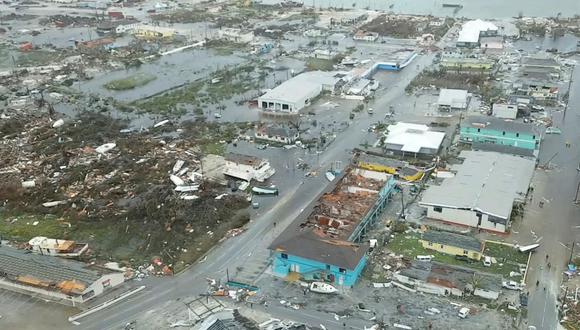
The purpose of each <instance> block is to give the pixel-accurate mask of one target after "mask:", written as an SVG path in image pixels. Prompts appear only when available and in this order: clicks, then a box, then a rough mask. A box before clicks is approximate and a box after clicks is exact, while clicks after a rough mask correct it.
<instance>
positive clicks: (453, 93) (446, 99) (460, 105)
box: [437, 88, 469, 111]
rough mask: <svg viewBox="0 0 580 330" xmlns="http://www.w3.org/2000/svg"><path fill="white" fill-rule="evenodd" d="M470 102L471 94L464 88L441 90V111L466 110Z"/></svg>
mask: <svg viewBox="0 0 580 330" xmlns="http://www.w3.org/2000/svg"><path fill="white" fill-rule="evenodd" d="M468 104H469V94H468V93H467V91H466V90H463V89H445V88H444V89H442V90H441V91H440V92H439V99H438V100H437V107H438V109H439V111H451V110H465V109H467V105H468Z"/></svg>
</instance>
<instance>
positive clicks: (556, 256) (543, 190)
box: [524, 69, 580, 329]
mask: <svg viewBox="0 0 580 330" xmlns="http://www.w3.org/2000/svg"><path fill="white" fill-rule="evenodd" d="M554 126H557V127H560V128H561V129H562V132H563V133H562V135H547V136H546V137H545V139H544V141H543V142H542V146H541V150H540V164H545V163H546V162H547V161H548V160H549V159H550V158H551V157H553V156H554V155H555V154H556V153H557V155H556V156H555V157H554V158H553V160H552V161H551V162H552V163H553V164H554V166H555V168H554V169H553V170H550V171H541V170H539V171H537V172H536V176H538V177H537V181H540V182H542V183H543V184H542V185H541V186H538V187H535V189H534V199H533V204H532V205H531V207H530V209H531V210H530V218H531V220H530V221H532V222H533V223H534V225H535V231H536V233H537V235H538V236H540V237H543V238H542V240H541V242H542V245H541V246H540V247H539V248H538V250H537V251H536V253H534V255H533V257H532V259H531V265H532V266H531V268H530V272H529V277H528V283H529V285H528V289H529V290H530V300H529V306H528V318H529V320H528V323H529V325H533V326H535V327H536V328H537V329H556V328H557V326H558V312H557V308H556V303H557V301H556V297H557V296H558V294H559V292H560V283H561V279H562V271H563V270H565V267H566V264H567V262H568V259H569V256H570V252H571V251H570V248H569V247H570V246H571V245H572V243H573V241H574V240H576V241H580V229H579V228H577V226H579V225H580V208H579V206H578V205H575V204H574V203H573V200H574V198H575V195H576V189H577V187H578V182H579V181H580V172H578V171H577V170H576V167H577V166H578V164H579V163H580V130H579V129H578V127H580V69H576V70H575V72H574V80H573V84H572V88H571V95H570V102H569V105H568V110H567V113H566V116H565V118H564V114H563V112H559V113H556V114H554ZM566 141H568V142H570V143H571V144H572V146H571V147H570V148H566V146H565V143H566ZM542 198H544V199H545V204H544V207H543V208H540V207H539V205H538V203H539V201H540V200H541V199H542ZM527 218H528V217H526V219H524V221H528V219H527ZM576 251H578V249H576ZM546 255H548V256H549V257H548V261H546ZM548 262H549V263H551V268H548V267H547V263H548ZM536 281H539V285H538V287H536ZM544 288H545V290H544Z"/></svg>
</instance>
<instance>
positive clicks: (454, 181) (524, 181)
mask: <svg viewBox="0 0 580 330" xmlns="http://www.w3.org/2000/svg"><path fill="white" fill-rule="evenodd" d="M459 157H460V158H462V159H463V163H462V164H459V165H454V166H452V167H451V171H452V172H453V173H455V176H454V177H453V178H449V179H445V180H444V181H443V183H442V184H441V185H438V186H435V185H434V186H431V187H429V188H428V189H427V191H425V193H424V195H423V198H422V199H421V201H420V202H419V205H420V206H422V207H424V208H426V209H427V217H428V218H430V219H433V220H439V221H444V222H448V223H453V224H459V225H463V226H468V227H473V228H478V229H483V230H488V231H492V232H498V233H506V232H508V230H509V227H510V224H511V215H512V210H513V206H514V203H524V202H525V200H526V196H527V192H528V187H529V185H530V181H531V179H532V175H533V173H534V169H535V161H534V160H533V159H530V158H524V157H519V156H513V155H508V154H502V153H497V152H487V151H462V152H461V154H460V155H459Z"/></svg>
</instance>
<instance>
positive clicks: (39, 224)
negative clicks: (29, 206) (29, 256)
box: [0, 215, 71, 241]
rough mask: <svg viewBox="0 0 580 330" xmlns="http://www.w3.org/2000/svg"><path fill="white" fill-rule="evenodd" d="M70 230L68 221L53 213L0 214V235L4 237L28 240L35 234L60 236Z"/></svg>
mask: <svg viewBox="0 0 580 330" xmlns="http://www.w3.org/2000/svg"><path fill="white" fill-rule="evenodd" d="M35 223H36V225H35ZM70 230H71V228H69V225H68V222H66V221H64V220H62V219H59V218H57V217H56V216H53V215H44V216H43V215H15V216H8V215H0V236H2V238H4V239H14V240H18V241H28V240H30V239H31V238H33V237H36V236H47V237H55V238H62V237H63V236H65V235H67V234H68V233H69V232H70Z"/></svg>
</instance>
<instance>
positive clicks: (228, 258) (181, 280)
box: [79, 54, 433, 329]
mask: <svg viewBox="0 0 580 330" xmlns="http://www.w3.org/2000/svg"><path fill="white" fill-rule="evenodd" d="M432 60H433V54H428V55H423V56H420V57H418V58H417V59H415V61H414V62H413V63H412V64H411V65H410V66H409V67H407V68H405V69H404V70H402V71H401V72H399V73H393V74H396V75H398V78H399V79H398V83H397V84H395V85H393V86H391V87H390V88H389V89H388V90H387V91H386V93H385V94H384V95H382V96H380V97H378V98H377V100H376V102H375V104H374V105H371V106H373V107H374V111H375V114H374V115H373V116H371V115H368V114H366V113H361V114H358V115H357V117H356V118H355V120H354V121H353V122H352V123H351V125H350V126H349V127H348V129H346V130H345V131H344V132H342V133H340V134H339V135H338V137H337V139H336V140H335V141H334V142H333V143H332V144H331V145H330V146H329V147H328V149H327V150H326V151H325V152H324V153H323V154H321V155H319V160H318V161H319V162H320V164H321V167H322V168H324V166H326V167H328V166H330V164H331V163H332V162H333V161H335V160H340V161H343V164H346V162H348V160H349V159H350V151H351V150H352V149H353V148H355V147H358V146H359V143H360V141H363V140H364V139H365V138H368V134H369V133H368V132H367V128H368V127H369V126H370V125H371V124H372V123H374V122H376V121H377V120H379V119H382V118H383V117H384V115H385V114H386V113H387V111H389V108H388V106H387V105H388V104H389V103H392V102H394V101H395V100H396V99H397V98H399V97H402V96H403V94H404V88H405V86H407V84H408V83H409V82H410V81H411V80H412V79H413V78H414V77H415V76H416V75H417V74H418V73H419V72H420V71H421V70H422V69H423V68H424V67H425V66H428V65H430V63H431V62H432ZM327 185H328V181H326V179H325V177H324V175H320V176H318V177H316V178H312V179H308V180H306V181H305V183H304V184H301V180H296V181H294V182H289V183H288V186H286V187H281V188H282V189H283V190H284V194H283V195H281V196H280V198H279V199H278V200H277V202H276V204H275V205H274V206H273V207H272V208H271V209H270V210H269V211H267V212H265V213H264V214H261V215H260V216H259V217H257V218H255V219H253V221H252V223H251V225H250V226H249V229H248V230H247V231H246V232H245V233H244V234H242V235H240V236H238V237H235V238H232V239H229V240H227V241H225V242H224V243H223V244H221V245H220V246H218V247H217V248H215V249H213V250H212V251H211V252H210V253H208V255H207V260H206V261H205V262H203V263H199V264H196V265H194V266H192V267H191V268H190V269H188V270H187V271H185V272H183V273H181V274H180V275H177V276H175V277H173V278H164V279H156V278H152V279H147V280H146V281H143V282H141V283H139V285H146V286H147V287H148V288H147V289H146V290H145V291H144V292H143V293H142V294H139V295H137V296H135V297H132V298H129V300H127V301H124V302H121V303H119V304H117V305H115V306H114V307H111V308H109V309H106V310H103V311H101V312H97V313H95V314H93V315H90V316H88V317H86V318H84V319H81V320H79V322H80V323H81V325H80V326H81V327H82V328H83V329H119V328H122V327H123V326H124V325H125V324H126V323H127V322H130V321H132V320H134V319H135V318H136V317H137V316H138V315H139V314H141V313H146V312H147V311H150V310H153V309H156V308H158V307H160V306H162V305H163V304H164V303H166V302H168V301H171V300H175V299H177V298H181V297H187V296H192V295H197V294H199V293H202V292H204V291H205V290H206V288H207V283H206V281H205V279H206V278H208V277H210V278H225V272H226V268H227V269H229V270H232V269H236V268H237V267H242V266H243V265H244V263H245V262H246V260H247V258H248V257H251V256H252V255H253V254H255V253H262V254H263V253H264V251H266V249H267V247H268V245H269V244H270V243H271V242H272V240H273V239H274V238H275V236H276V235H277V234H278V233H279V232H280V231H281V230H282V229H283V228H284V227H286V226H287V225H288V224H290V223H291V222H292V220H293V219H294V218H296V217H297V216H298V215H299V214H300V212H302V211H303V210H304V209H305V208H307V206H308V205H309V204H310V203H311V202H312V201H313V200H315V199H316V197H317V196H318V195H319V194H320V193H321V192H322V191H323V190H324V189H325V188H326V186H327ZM272 219H278V220H277V223H278V225H277V227H274V226H273V225H272ZM298 315H300V314H298ZM301 318H302V319H303V320H295V321H307V322H308V323H311V322H312V318H307V316H306V315H302V316H301ZM330 321H331V320H329V322H330Z"/></svg>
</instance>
